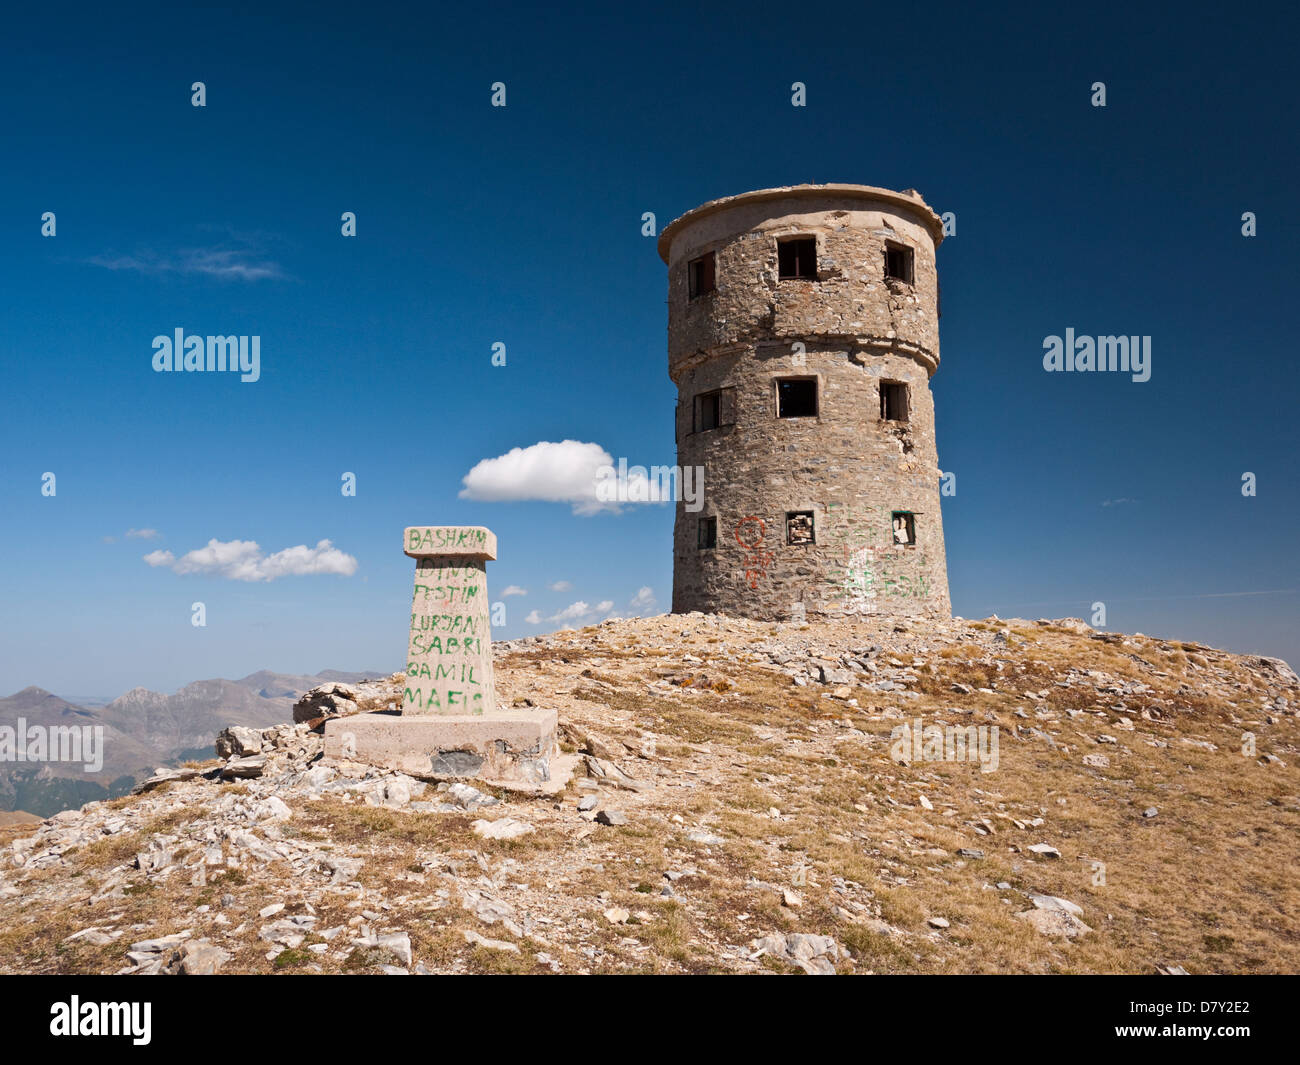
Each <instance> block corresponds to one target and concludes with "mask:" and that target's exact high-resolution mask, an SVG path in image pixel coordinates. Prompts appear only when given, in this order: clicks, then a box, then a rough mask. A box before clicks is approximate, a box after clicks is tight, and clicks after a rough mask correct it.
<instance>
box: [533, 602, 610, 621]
mask: <svg viewBox="0 0 1300 1065" xmlns="http://www.w3.org/2000/svg"><path fill="white" fill-rule="evenodd" d="M613 611H614V600H612V599H602V600H601V601H600V602H599V603H597V604H596V605H595V606H592V605H591V604H590V603H588V602H586V601H585V600H582V599H579V600H578V601H577V602H576V603H570V604H569V605H568V606H566V607H565V608H564V609H563V610H560V611H558V612H557V613H554V614H552V615H551V616H550V617H549V618H546V619H545V620H546V621H548V622H550V623H551V624H552V625H559V626H560V627H561V628H572V627H573V626H574V625H591V624H594V623H595V622H597V621H600V620H602V619H603V618H611V617H618V616H619V615H618V614H617V613H614V612H613ZM524 620H525V621H527V622H528V623H529V624H530V625H537V624H540V623H541V621H542V618H541V616H540V615H538V613H537V611H536V610H534V611H533V612H532V613H531V614H529V615H528V617H526V618H525V619H524Z"/></svg>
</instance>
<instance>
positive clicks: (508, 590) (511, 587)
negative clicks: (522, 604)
mask: <svg viewBox="0 0 1300 1065" xmlns="http://www.w3.org/2000/svg"><path fill="white" fill-rule="evenodd" d="M527 594H528V589H527V588H520V587H519V585H517V584H508V585H506V587H505V590H504V591H503V592H502V593H501V598H502V599H504V598H505V597H506V596H508V595H527Z"/></svg>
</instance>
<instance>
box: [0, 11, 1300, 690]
mask: <svg viewBox="0 0 1300 1065" xmlns="http://www.w3.org/2000/svg"><path fill="white" fill-rule="evenodd" d="M1052 6H1053V5H1042V4H1031V5H1017V6H1016V7H1014V8H1007V9H1005V10H1004V12H1003V13H1000V14H990V13H988V12H985V11H981V10H978V9H976V7H975V6H974V5H966V4H953V5H949V6H944V5H938V6H932V7H929V8H927V9H919V8H917V9H908V8H900V7H897V6H895V7H888V6H886V7H884V8H882V7H881V6H879V5H863V4H860V3H855V4H846V5H840V6H837V5H829V4H823V5H798V4H796V5H766V7H767V10H766V11H762V12H761V13H760V11H759V9H757V8H755V7H753V6H752V5H740V4H737V5H727V4H710V5H703V6H697V5H690V6H686V5H672V6H670V7H667V8H665V7H662V6H658V5H656V6H654V7H651V8H644V9H634V8H633V7H631V6H626V5H603V6H601V7H599V8H597V7H592V8H591V9H589V10H585V11H584V10H581V9H577V8H565V7H564V6H563V5H547V6H546V7H545V8H544V9H543V10H540V11H539V10H527V11H526V10H512V9H511V8H510V7H509V6H508V5H457V6H456V7H455V8H453V9H449V10H446V11H436V10H433V9H431V8H429V7H428V6H427V5H422V4H421V5H414V4H413V5H409V6H407V7H392V6H388V5H383V4H377V3H371V4H366V5H349V6H348V7H346V8H343V7H338V6H336V5H331V4H312V5H301V6H296V5H295V6H293V7H290V6H286V5H267V9H266V10H263V11H260V12H258V13H256V14H238V15H232V14H230V13H229V12H227V11H225V10H224V9H223V8H221V7H213V8H210V9H201V8H192V7H191V8H187V9H185V10H177V9H176V8H174V7H173V6H171V5H167V6H157V7H152V6H150V7H145V6H127V7H120V8H118V7H114V8H104V7H101V6H98V5H84V6H62V5H57V4H56V5H44V6H41V7H31V6H28V7H25V8H23V9H21V10H14V11H11V12H9V13H8V14H7V18H6V31H5V34H4V35H3V39H0V100H2V102H3V107H0V146H2V148H3V158H4V165H3V167H0V233H2V234H3V239H2V240H0V315H2V318H0V320H2V321H3V329H2V330H0V356H2V358H3V362H2V364H0V365H2V367H3V368H2V369H0V389H2V395H3V411H4V418H3V424H2V425H0V490H2V492H3V500H4V502H3V506H2V507H0V602H2V603H3V615H2V617H0V692H3V693H7V692H10V691H13V690H15V689H17V688H20V687H23V686H25V685H27V684H38V685H41V686H42V687H46V688H50V689H53V690H55V691H59V692H61V693H73V694H75V693H95V694H106V695H113V694H117V693H118V692H120V691H122V690H124V689H126V688H128V687H131V686H134V685H137V684H141V685H145V686H148V687H153V688H158V689H170V688H174V687H176V686H178V685H180V684H183V683H185V682H187V681H190V680H194V679H197V678H200V677H208V676H232V677H233V676H240V675H243V674H245V673H248V672H251V671H253V670H256V669H258V668H262V667H268V668H272V669H277V670H282V671H316V670H319V669H323V668H340V669H354V668H376V667H384V668H388V667H394V668H395V667H399V666H400V665H401V659H402V654H403V650H404V647H405V624H406V621H405V613H406V610H407V606H408V603H409V596H410V591H409V585H410V579H411V569H412V563H411V562H410V560H409V559H407V558H406V557H405V556H404V555H402V553H401V549H400V540H399V537H400V535H401V529H402V528H403V527H404V526H405V525H408V524H423V523H448V524H453V523H454V524H484V525H487V526H489V527H490V528H492V529H493V530H494V531H495V532H496V533H497V534H498V537H499V541H500V561H498V562H496V563H493V564H491V565H490V566H489V582H490V587H491V589H492V598H493V599H497V598H499V597H500V596H499V592H500V591H501V590H503V589H504V588H505V587H506V586H507V585H511V584H513V585H518V586H520V587H522V588H526V589H527V591H528V594H527V595H524V596H514V597H511V598H510V599H508V600H506V602H507V604H508V623H507V625H506V626H505V628H504V629H503V630H499V631H498V632H497V636H498V637H509V636H515V635H520V634H523V633H529V632H538V631H545V630H547V629H551V628H555V627H556V625H555V624H554V623H550V622H547V621H546V620H545V619H546V618H548V617H553V616H555V615H557V614H558V613H559V612H560V611H562V610H564V609H565V608H566V607H568V606H570V604H572V603H574V602H575V601H583V602H586V603H588V604H589V605H590V606H591V607H593V608H594V607H595V606H596V604H599V603H603V602H612V604H613V607H612V609H613V610H616V611H624V612H626V611H627V610H628V604H629V602H630V601H631V600H632V598H633V597H634V596H636V594H637V592H638V590H639V589H641V588H643V587H647V586H648V587H650V588H651V589H653V594H654V595H655V597H656V598H657V600H658V602H659V604H660V606H661V607H665V606H666V604H667V603H668V602H669V599H670V587H671V543H670V536H671V526H672V510H671V507H668V506H654V505H652V506H640V507H631V508H627V509H625V510H624V512H623V513H621V514H608V513H604V514H597V515H595V516H580V515H575V514H574V513H573V511H572V509H571V507H570V506H568V505H565V504H563V503H545V502H514V503H502V502H481V501H474V500H466V499H461V498H458V492H459V491H460V489H461V485H462V478H463V477H464V476H465V475H466V473H468V471H469V470H470V469H471V468H472V467H473V466H474V465H475V464H476V463H478V462H479V461H481V460H483V459H486V458H492V457H495V456H498V455H501V454H503V453H505V452H507V451H508V450H509V449H510V448H513V447H528V446H530V445H533V444H536V443H538V442H539V441H562V440H566V439H572V440H577V441H582V442H591V443H596V444H599V445H600V446H601V447H603V448H604V449H605V450H606V451H608V452H609V453H610V454H611V456H614V457H616V458H617V457H622V456H625V457H627V458H628V460H629V461H630V462H633V463H637V462H639V463H643V464H646V465H649V464H652V463H661V464H668V463H672V462H674V461H675V456H674V446H673V436H672V417H673V403H674V400H675V391H674V389H673V387H672V384H671V382H670V381H669V379H668V375H667V365H666V363H667V359H666V351H665V334H666V320H665V319H666V309H665V302H664V301H665V290H666V285H665V270H664V267H663V264H662V263H661V262H660V260H659V258H658V256H657V254H656V252H655V241H654V239H653V238H649V237H643V236H642V235H641V215H642V212H644V211H653V212H655V214H656V215H657V218H658V222H659V225H660V227H662V226H663V225H664V224H666V223H667V222H668V221H669V220H670V219H672V218H673V217H675V216H677V215H679V214H681V213H682V212H684V211H686V210H688V209H690V208H692V207H694V206H696V205H698V204H700V203H702V202H704V201H706V200H709V199H712V198H714V197H717V196H723V195H729V194H733V193H737V192H741V191H745V190H748V189H753V188H761V187H766V186H773V185H782V184H791V183H798V182H805V181H810V182H827V181H837V182H856V183H863V184H872V185H882V186H886V187H891V188H898V189H902V188H908V187H912V188H916V189H918V190H920V191H921V192H922V194H923V195H924V196H925V197H926V199H927V200H928V201H929V202H930V203H931V204H932V205H933V206H934V207H935V208H936V210H938V211H940V212H943V211H953V212H955V213H956V215H957V220H958V224H957V234H956V235H955V236H953V237H951V238H950V239H948V240H947V241H946V242H945V243H944V245H943V247H942V248H941V249H940V252H939V271H940V277H941V279H942V284H943V320H942V324H941V342H942V357H943V361H942V364H941V366H940V368H939V371H938V373H937V374H936V376H935V378H934V380H933V382H932V385H933V390H934V395H935V402H936V407H937V413H938V443H939V459H940V465H941V467H942V468H943V469H944V470H950V471H953V472H955V473H956V474H957V484H958V492H957V495H956V496H955V497H953V498H949V499H945V500H944V513H943V517H944V527H945V534H946V537H947V544H948V562H949V575H950V581H951V587H952V599H953V607H954V610H955V612H957V613H958V614H961V615H963V616H967V617H978V616H984V615H987V614H989V613H992V612H997V613H999V614H1001V615H1002V616H1012V615H1019V616H1027V617H1039V616H1052V617H1059V616H1065V615H1074V616H1082V617H1087V616H1088V615H1089V612H1090V605H1091V604H1092V603H1093V602H1094V601H1097V600H1101V601H1104V602H1106V604H1107V607H1108V613H1109V616H1108V619H1107V620H1108V627H1110V628H1114V629H1121V630H1125V631H1133V630H1140V631H1143V632H1148V633H1155V634H1162V635H1169V636H1176V637H1180V638H1185V639H1196V640H1202V641H1206V642H1209V643H1211V644H1214V645H1218V646H1224V647H1228V648H1230V649H1233V650H1239V651H1258V652H1263V653H1270V654H1279V655H1282V656H1284V657H1287V658H1289V659H1292V660H1293V661H1294V660H1295V659H1296V658H1300V654H1298V653H1297V652H1300V619H1298V613H1300V612H1298V610H1297V605H1298V602H1300V601H1298V598H1297V587H1298V586H1300V579H1298V578H1297V573H1296V564H1295V548H1296V530H1297V526H1298V525H1300V502H1298V500H1300V493H1298V492H1297V453H1298V451H1300V449H1298V448H1297V442H1298V438H1300V430H1298V429H1297V420H1296V401H1297V398H1298V397H1297V393H1298V392H1300V389H1297V385H1296V374H1295V369H1294V364H1295V360H1296V358H1297V350H1296V345H1295V342H1294V325H1293V319H1294V314H1293V309H1294V307H1295V305H1296V302H1297V301H1296V296H1295V290H1296V287H1297V282H1298V281H1300V276H1298V274H1300V271H1298V270H1297V265H1296V264H1297V253H1296V248H1297V238H1298V237H1300V234H1298V232H1297V225H1296V214H1297V206H1296V192H1295V190H1296V187H1297V175H1298V174H1300V152H1298V151H1297V138H1296V129H1297V123H1296V103H1297V78H1296V74H1295V71H1296V69H1297V66H1298V65H1297V63H1296V62H1295V60H1294V49H1295V45H1296V37H1297V35H1296V32H1295V31H1296V28H1297V26H1296V16H1295V15H1294V14H1293V13H1292V12H1291V11H1290V10H1289V9H1287V8H1285V7H1283V6H1282V5H1277V6H1275V7H1274V8H1272V9H1271V10H1270V9H1265V8H1255V7H1252V6H1250V5H1247V4H1234V5H1231V6H1230V7H1227V8H1225V7H1222V6H1219V5H1216V6H1214V7H1207V8H1206V9H1205V10H1204V11H1197V10H1195V9H1194V8H1193V7H1187V6H1184V7H1178V8H1168V7H1163V6H1162V7H1157V8H1155V9H1154V10H1151V11H1149V12H1146V13H1137V12H1135V11H1134V9H1133V7H1132V5H1128V4H1124V5H1114V6H1111V5H1101V4H1088V5H1071V10H1070V11H1069V12H1062V11H1056V10H1051V8H1052ZM1099 80H1100V81H1104V82H1105V83H1106V86H1107V106H1106V107H1105V108H1104V109H1103V108H1094V107H1092V106H1091V105H1090V102H1089V100H1090V95H1091V89H1090V86H1091V85H1092V83H1093V82H1094V81H1099ZM194 81H203V82H204V83H205V84H206V86H207V106H206V107H205V108H194V107H192V106H191V105H190V85H191V83H192V82H194ZM495 81H502V82H505V83H506V86H507V107H505V108H504V109H501V108H496V109H494V108H492V107H491V106H490V105H489V104H490V86H491V84H492V83H493V82H495ZM794 81H803V82H805V83H806V85H807V98H808V106H807V107H805V108H794V107H792V106H791V105H790V86H791V83H792V82H794ZM45 211H53V212H55V213H56V216H57V235H56V236H55V237H53V238H45V237H42V236H41V233H40V219H41V214H42V212H45ZM343 211H354V212H356V214H357V217H358V235H357V237H356V238H354V239H345V238H343V237H342V236H341V235H340V232H339V227H340V221H339V216H340V214H341V213H342V212H343ZM1244 211H1253V212H1255V213H1256V215H1257V216H1258V226H1259V235H1258V236H1256V237H1254V238H1245V237H1243V236H1242V235H1241V215H1242V212H1244ZM214 264H216V265H226V266H235V267H242V268H247V270H251V273H252V274H253V275H254V276H251V277H242V278H240V277H235V278H223V277H221V276H218V275H217V274H216V273H214V271H213V269H212V268H213V265H214ZM261 274H266V275H268V276H258V275H261ZM178 326H179V327H182V328H185V329H186V330H187V331H189V332H193V333H202V334H207V333H234V334H250V335H251V334H257V335H259V336H260V337H261V338H262V377H261V380H260V381H258V382H257V383H255V384H241V383H239V382H238V381H237V380H235V379H234V378H232V377H223V378H219V379H218V378H215V377H214V376H213V375H205V374H189V375H186V374H155V373H154V372H153V371H152V369H151V367H150V360H151V357H152V348H151V341H152V338H153V337H154V336H155V335H158V334H170V333H171V332H172V330H174V329H175V328H176V327H178ZM1067 326H1070V327H1073V328H1074V329H1076V330H1077V331H1078V332H1079V333H1081V334H1090V335H1096V334H1109V333H1123V334H1148V335H1150V336H1151V337H1152V338H1153V340H1152V344H1153V372H1152V377H1151V380H1150V381H1149V382H1147V383H1145V384H1136V383H1133V382H1132V381H1130V380H1129V379H1128V378H1127V377H1126V376H1122V375H1116V374H1093V375H1077V374H1070V375H1066V374H1047V373H1045V372H1044V371H1043V369H1042V364H1041V359H1042V352H1043V347H1042V345H1043V338H1044V337H1045V336H1048V335H1050V334H1060V333H1062V332H1063V331H1064V329H1065V328H1066V327H1067ZM495 341H502V342H504V343H505V344H506V345H507V352H508V355H507V359H508V363H507V366H506V367H504V368H494V367H492V366H491V365H490V362H489V358H490V354H491V345H492V343H493V342H495ZM45 471H52V472H54V473H56V475H57V477H58V481H57V491H58V494H57V496H55V497H54V498H46V497H43V496H42V495H41V492H40V487H41V475H42V473H44V472H45ZM344 471H353V472H355V473H356V474H357V477H358V494H357V496H356V497H355V498H344V497H342V496H341V495H340V492H339V484H340V475H341V474H342V473H343V472H344ZM1244 471H1251V472H1253V473H1255V474H1256V476H1257V478H1258V495H1257V496H1256V497H1255V498H1243V497H1242V495H1241V492H1240V484H1241V475H1242V473H1243V472H1244ZM1117 500H1122V501H1124V502H1115V501H1117ZM1108 501H1110V502H1109V505H1106V504H1107V503H1108ZM128 529H153V530H157V533H158V536H157V537H155V538H153V539H149V540H145V539H140V538H136V537H126V536H125V535H124V534H125V533H126V531H127V530H128ZM212 539H217V540H219V541H222V542H228V541H232V540H251V541H256V542H257V544H258V545H260V547H261V549H262V551H263V552H264V553H266V554H270V553H273V552H276V551H279V550H282V549H285V548H289V547H293V546H296V545H300V544H306V545H309V546H310V545H314V544H316V543H317V542H318V541H320V540H322V539H329V540H330V541H332V542H333V544H334V546H335V547H336V548H337V549H338V550H340V551H342V552H345V553H346V554H348V555H350V556H352V557H354V558H355V559H356V560H357V567H356V571H355V573H354V574H353V575H351V576H341V575H310V576H287V577H284V578H282V579H278V580H274V581H271V582H269V583H265V582H262V583H249V582H241V581H236V580H230V579H225V578H222V577H219V576H214V575H202V574H189V575H181V574H178V573H175V572H173V571H172V569H170V568H168V567H166V566H149V565H147V564H146V563H145V562H144V561H143V560H142V558H143V556H144V555H145V554H146V553H148V552H151V551H158V550H164V551H170V552H172V554H173V555H175V556H182V555H184V554H185V553H186V552H188V551H190V550H192V549H195V548H199V547H201V546H203V545H204V544H206V543H207V542H208V541H209V540H212ZM108 540H111V541H112V542H106V541H108ZM559 581H568V582H571V585H572V587H571V588H570V589H567V590H564V591H557V592H552V591H549V590H548V588H547V586H548V585H549V584H552V583H555V582H559ZM1246 593H1252V594H1246ZM1255 593H1258V594H1255ZM194 601H202V602H204V603H205V604H206V608H207V626H206V627H205V628H195V627H193V626H192V625H191V624H190V604H191V603H192V602H194ZM533 610H537V611H538V614H537V615H536V616H537V617H539V618H541V619H542V620H541V621H540V623H539V624H529V623H528V622H527V621H526V620H525V618H526V616H527V615H528V614H529V612H530V611H533Z"/></svg>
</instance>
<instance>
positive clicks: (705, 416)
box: [695, 392, 722, 433]
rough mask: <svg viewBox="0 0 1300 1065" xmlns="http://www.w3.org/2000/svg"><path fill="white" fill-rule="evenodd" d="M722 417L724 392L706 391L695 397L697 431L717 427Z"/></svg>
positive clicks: (700, 431)
mask: <svg viewBox="0 0 1300 1065" xmlns="http://www.w3.org/2000/svg"><path fill="white" fill-rule="evenodd" d="M721 418H722V393H721V392H705V393H704V395H702V396H696V397H695V431H696V432H697V433H702V432H704V431H705V430H706V429H716V428H717V427H718V425H719V423H720V421H721Z"/></svg>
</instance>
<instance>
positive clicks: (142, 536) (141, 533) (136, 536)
mask: <svg viewBox="0 0 1300 1065" xmlns="http://www.w3.org/2000/svg"><path fill="white" fill-rule="evenodd" d="M126 535H127V536H129V537H131V538H132V539H133V540H156V539H158V530H157V529H127V530H126Z"/></svg>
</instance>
